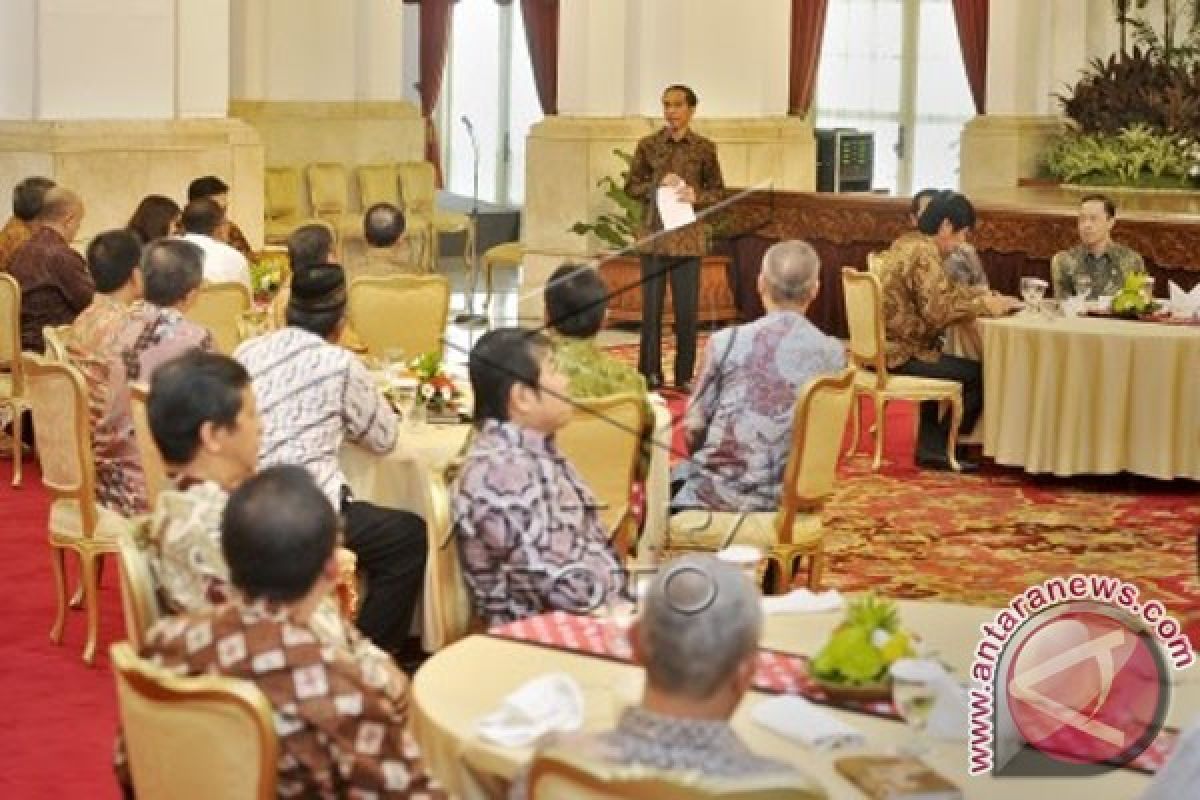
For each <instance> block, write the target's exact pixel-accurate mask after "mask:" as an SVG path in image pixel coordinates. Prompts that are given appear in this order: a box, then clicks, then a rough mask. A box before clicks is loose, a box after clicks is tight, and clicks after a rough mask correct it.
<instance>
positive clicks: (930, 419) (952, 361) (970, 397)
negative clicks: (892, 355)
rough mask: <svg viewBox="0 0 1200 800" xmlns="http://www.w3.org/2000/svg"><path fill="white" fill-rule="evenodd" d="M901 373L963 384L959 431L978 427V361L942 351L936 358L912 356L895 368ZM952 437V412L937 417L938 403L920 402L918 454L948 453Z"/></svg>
mask: <svg viewBox="0 0 1200 800" xmlns="http://www.w3.org/2000/svg"><path fill="white" fill-rule="evenodd" d="M892 372H895V373H896V374H898V375H915V376H917V377H920V378H944V379H946V380H952V381H958V382H959V383H961V384H962V394H963V418H962V426H961V427H960V428H959V433H970V432H971V431H973V430H975V423H976V422H978V421H979V413H980V412H981V411H982V410H983V368H982V367H981V366H980V365H979V362H978V361H972V360H971V359H969V358H959V357H957V356H948V355H945V354H942V355H941V356H939V357H938V360H937V361H922V360H921V359H919V358H910V359H909V360H908V361H905V362H904V363H903V364H901V365H900V366H898V367H896V368H895V369H893V370H892ZM949 438H950V415H949V414H947V415H946V416H945V417H944V418H943V419H941V420H939V419H938V404H937V403H935V402H926V403H921V424H920V426H919V427H918V429H917V457H918V458H942V457H945V455H946V440H947V439H949Z"/></svg>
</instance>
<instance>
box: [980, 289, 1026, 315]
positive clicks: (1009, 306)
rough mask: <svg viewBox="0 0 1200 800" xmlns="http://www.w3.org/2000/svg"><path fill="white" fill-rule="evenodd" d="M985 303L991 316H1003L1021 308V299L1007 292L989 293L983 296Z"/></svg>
mask: <svg viewBox="0 0 1200 800" xmlns="http://www.w3.org/2000/svg"><path fill="white" fill-rule="evenodd" d="M983 305H984V307H985V308H986V309H987V313H988V316H989V317H1002V316H1004V315H1005V314H1008V313H1009V312H1011V311H1015V310H1016V309H1018V308H1020V306H1021V301H1020V300H1018V299H1017V298H1015V297H1009V296H1008V295H1006V294H989V295H986V296H985V297H984V298H983Z"/></svg>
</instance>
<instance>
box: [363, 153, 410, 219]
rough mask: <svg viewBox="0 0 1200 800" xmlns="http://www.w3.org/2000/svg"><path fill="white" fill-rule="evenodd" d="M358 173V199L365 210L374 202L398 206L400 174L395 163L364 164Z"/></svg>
mask: <svg viewBox="0 0 1200 800" xmlns="http://www.w3.org/2000/svg"><path fill="white" fill-rule="evenodd" d="M355 172H356V173H357V175H358V199H359V202H360V203H361V204H362V209H363V211H364V212H365V211H366V210H367V209H368V208H370V207H371V206H373V205H375V204H376V203H391V204H392V205H394V206H397V207H399V206H400V176H399V174H398V173H397V172H396V165H395V164H364V165H363V166H361V167H359V168H358V169H357V170H355Z"/></svg>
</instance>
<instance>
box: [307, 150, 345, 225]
mask: <svg viewBox="0 0 1200 800" xmlns="http://www.w3.org/2000/svg"><path fill="white" fill-rule="evenodd" d="M307 172H308V198H309V201H310V202H311V203H312V210H313V213H314V214H316V215H317V216H318V217H322V218H328V217H331V216H333V217H336V216H338V215H339V214H343V213H345V211H346V208H347V206H348V205H349V200H348V197H349V188H348V187H347V185H346V168H345V167H343V166H342V165H341V164H336V163H323V164H309V165H308V170H307Z"/></svg>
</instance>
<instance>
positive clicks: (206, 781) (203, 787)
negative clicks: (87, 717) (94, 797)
mask: <svg viewBox="0 0 1200 800" xmlns="http://www.w3.org/2000/svg"><path fill="white" fill-rule="evenodd" d="M109 652H110V654H111V656H112V663H113V673H114V675H115V677H116V682H117V704H118V706H119V708H120V712H121V727H122V730H123V732H124V735H125V747H126V750H127V752H128V756H129V767H130V771H131V773H132V776H133V784H134V787H135V788H136V790H137V796H138V800H162V799H165V798H171V799H172V800H190V799H191V798H195V799H196V800H199V798H211V797H241V798H257V800H268V798H274V797H275V785H276V782H277V774H278V761H279V743H278V741H277V739H276V735H275V727H274V722H273V718H272V712H271V704H270V703H269V702H268V701H267V698H266V696H265V695H264V694H263V693H262V692H261V691H260V690H259V689H258V687H256V686H254V685H253V684H251V683H248V682H247V681H243V680H238V679H236V678H227V677H220V676H215V675H205V676H200V677H180V676H178V675H175V674H173V673H171V672H169V671H168V670H165V669H162V668H160V667H157V666H155V665H154V664H152V663H150V662H148V661H145V660H144V659H141V658H138V656H137V655H136V654H135V653H134V650H133V647H131V646H130V644H129V642H117V643H116V644H114V645H113V646H112V648H111V650H110V651H109Z"/></svg>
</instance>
